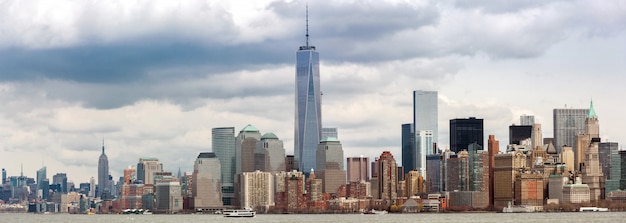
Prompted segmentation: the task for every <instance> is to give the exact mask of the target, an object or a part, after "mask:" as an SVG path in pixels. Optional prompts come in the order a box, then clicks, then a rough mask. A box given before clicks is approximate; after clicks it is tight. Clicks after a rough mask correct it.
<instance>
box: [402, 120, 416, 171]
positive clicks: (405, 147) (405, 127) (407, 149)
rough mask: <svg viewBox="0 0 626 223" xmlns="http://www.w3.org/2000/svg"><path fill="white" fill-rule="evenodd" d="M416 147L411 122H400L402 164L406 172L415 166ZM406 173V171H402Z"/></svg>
mask: <svg viewBox="0 0 626 223" xmlns="http://www.w3.org/2000/svg"><path fill="white" fill-rule="evenodd" d="M416 157H417V147H416V146H415V128H414V127H413V123H409V124H402V166H404V167H405V168H404V169H405V170H406V171H407V172H408V171H410V170H414V169H416V168H417V158H416ZM404 174H406V173H404Z"/></svg>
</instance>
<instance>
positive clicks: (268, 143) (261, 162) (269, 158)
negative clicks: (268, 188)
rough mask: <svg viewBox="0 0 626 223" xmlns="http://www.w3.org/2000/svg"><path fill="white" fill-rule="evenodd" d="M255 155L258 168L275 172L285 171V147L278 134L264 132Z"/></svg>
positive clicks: (257, 144)
mask: <svg viewBox="0 0 626 223" xmlns="http://www.w3.org/2000/svg"><path fill="white" fill-rule="evenodd" d="M254 155H255V158H254V162H255V166H256V168H255V169H256V170H260V171H265V172H273V173H275V172H280V171H285V168H286V166H285V165H286V164H285V148H284V146H283V141H282V140H280V139H278V136H276V134H274V133H265V134H263V136H261V140H259V141H257V143H256V149H255V151H254Z"/></svg>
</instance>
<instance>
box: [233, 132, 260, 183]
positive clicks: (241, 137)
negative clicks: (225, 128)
mask: <svg viewBox="0 0 626 223" xmlns="http://www.w3.org/2000/svg"><path fill="white" fill-rule="evenodd" d="M259 139H261V132H260V131H259V130H258V129H257V128H255V127H254V126H252V125H246V127H244V128H243V129H241V131H239V134H238V135H237V138H236V139H235V161H236V163H235V173H236V174H241V173H243V172H253V171H254V170H255V168H254V150H255V148H256V143H257V141H258V140H259Z"/></svg>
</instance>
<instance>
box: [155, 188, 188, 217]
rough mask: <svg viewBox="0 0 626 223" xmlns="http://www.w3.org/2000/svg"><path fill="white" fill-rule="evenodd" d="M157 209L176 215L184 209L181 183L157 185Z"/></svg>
mask: <svg viewBox="0 0 626 223" xmlns="http://www.w3.org/2000/svg"><path fill="white" fill-rule="evenodd" d="M156 208H157V209H158V210H163V211H165V212H167V213H176V212H178V211H180V210H182V209H183V198H182V196H181V193H180V183H179V182H176V181H173V182H159V183H157V184H156Z"/></svg>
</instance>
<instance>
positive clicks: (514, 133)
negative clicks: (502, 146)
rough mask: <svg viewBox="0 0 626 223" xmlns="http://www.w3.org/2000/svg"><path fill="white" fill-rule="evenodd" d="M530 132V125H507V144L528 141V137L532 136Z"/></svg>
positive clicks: (531, 131)
mask: <svg viewBox="0 0 626 223" xmlns="http://www.w3.org/2000/svg"><path fill="white" fill-rule="evenodd" d="M532 133H533V126H532V125H511V126H509V145H522V144H521V142H522V141H528V142H530V139H531V138H532ZM533 149H534V148H533Z"/></svg>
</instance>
